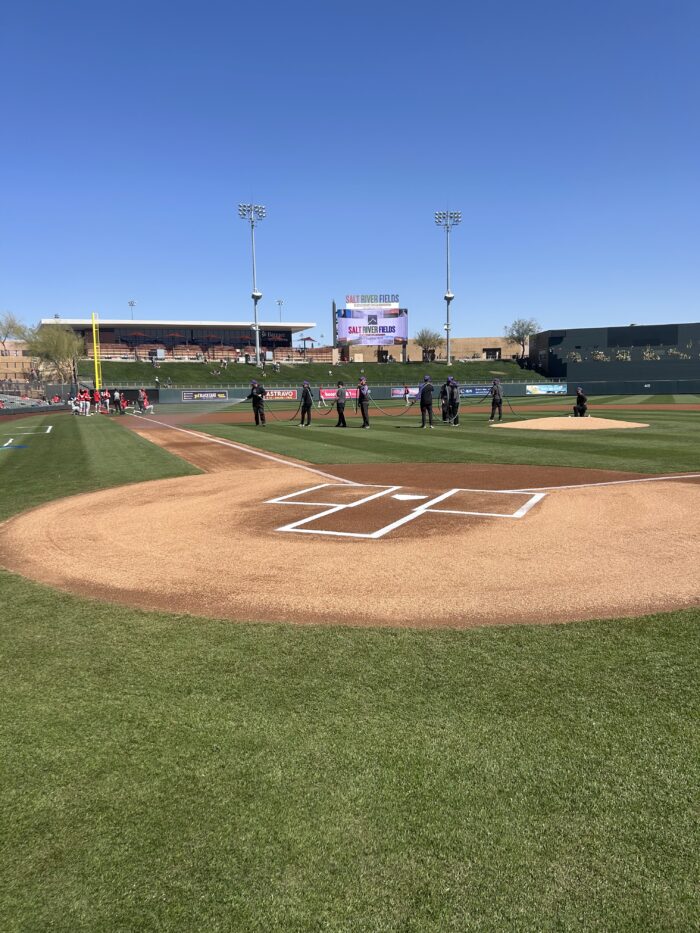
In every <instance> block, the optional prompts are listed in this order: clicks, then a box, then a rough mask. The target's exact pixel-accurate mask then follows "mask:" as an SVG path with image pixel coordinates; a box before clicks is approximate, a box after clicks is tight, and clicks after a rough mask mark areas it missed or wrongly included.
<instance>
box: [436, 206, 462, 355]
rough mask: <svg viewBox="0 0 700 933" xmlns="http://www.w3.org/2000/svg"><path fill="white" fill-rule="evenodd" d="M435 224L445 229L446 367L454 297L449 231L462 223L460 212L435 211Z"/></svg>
mask: <svg viewBox="0 0 700 933" xmlns="http://www.w3.org/2000/svg"><path fill="white" fill-rule="evenodd" d="M435 223H436V224H437V226H438V227H444V228H445V243H446V247H447V288H446V289H445V306H446V309H447V315H446V320H445V333H446V334H447V365H448V366H451V365H452V358H451V356H450V302H451V301H452V299H453V298H454V295H453V294H452V292H451V291H450V230H451V229H452V227H456V226H457V224H460V223H462V212H461V211H435Z"/></svg>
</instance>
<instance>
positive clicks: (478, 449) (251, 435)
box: [192, 403, 700, 473]
mask: <svg viewBox="0 0 700 933" xmlns="http://www.w3.org/2000/svg"><path fill="white" fill-rule="evenodd" d="M504 407H505V406H504ZM348 410H350V409H349V408H348ZM489 410H490V409H487V408H486V407H485V406H484V405H481V407H477V406H476V405H474V404H473V403H471V404H469V405H462V408H461V410H460V421H461V422H462V423H461V425H460V426H459V427H458V428H451V427H446V426H445V425H443V424H442V422H440V421H436V427H435V429H434V430H433V431H428V430H425V431H423V430H421V429H420V421H419V417H418V415H417V411H416V410H415V409H412V410H410V411H409V413H408V414H406V415H402V416H401V417H393V416H391V417H386V416H381V417H373V418H372V420H371V424H372V426H371V429H370V430H369V431H363V430H361V429H360V424H361V422H360V420H359V419H357V418H354V417H353V419H352V420H351V421H350V422H349V423H350V425H351V426H350V427H349V428H348V429H347V430H342V429H337V428H335V427H334V426H333V425H334V423H335V417H334V415H333V414H332V413H331V414H330V415H328V416H323V415H321V414H320V413H318V412H315V413H314V420H313V422H312V425H311V428H308V429H307V428H304V429H303V430H301V429H300V428H299V427H298V423H296V422H290V421H275V420H274V419H273V418H268V426H267V427H266V428H265V430H264V431H263V430H261V429H258V428H256V427H255V425H254V424H207V425H201V424H200V425H192V427H193V428H196V430H198V431H206V432H208V433H210V434H213V435H215V436H216V437H224V438H228V439H231V440H234V441H240V442H242V443H246V444H251V445H253V446H256V447H260V448H262V449H264V450H269V451H272V452H274V453H279V454H288V455H291V456H293V457H298V458H300V459H302V460H308V461H309V462H311V463H319V464H321V463H383V462H390V463H407V462H426V463H431V462H433V463H448V462H465V463H523V464H532V465H547V466H567V467H587V468H598V469H607V470H625V471H630V472H638V473H672V472H693V471H696V470H697V471H700V455H699V453H698V451H700V412H666V411H664V412H633V411H626V412H625V414H624V416H623V415H618V416H617V417H620V418H622V420H625V421H639V422H642V423H644V424H648V425H649V427H648V428H639V429H630V430H620V431H614V430H612V431H596V432H578V433H577V432H566V431H560V432H559V431H558V432H545V431H542V432H540V431H534V432H533V431H506V430H503V429H499V428H495V427H492V426H491V425H490V424H489V423H488V414H489ZM371 415H372V413H371V412H370V416H371ZM559 415H560V413H558V412H534V413H533V415H532V417H538V418H548V417H557V416H559ZM279 417H280V418H282V417H285V418H288V417H290V413H289V412H285V413H284V414H282V413H280V414H279ZM511 417H512V416H511ZM520 417H522V416H518V419H520ZM608 417H613V416H612V415H609V416H608ZM513 420H515V419H513Z"/></svg>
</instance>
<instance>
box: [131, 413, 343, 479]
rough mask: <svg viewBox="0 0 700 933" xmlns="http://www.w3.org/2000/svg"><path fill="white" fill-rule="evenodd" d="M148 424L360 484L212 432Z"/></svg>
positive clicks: (170, 425)
mask: <svg viewBox="0 0 700 933" xmlns="http://www.w3.org/2000/svg"><path fill="white" fill-rule="evenodd" d="M147 424H159V425H161V426H162V427H164V428H170V430H171V431H180V433H181V434H190V435H191V436H192V437H198V438H199V439H200V440H202V441H209V442H210V443H212V444H221V446H222V447H232V448H233V449H234V450H240V451H241V452H242V453H244V454H251V456H253V457H260V458H262V459H263V460H272V462H273V463H281V464H282V465H283V466H288V467H296V469H297V470H306V472H307V473H315V474H316V475H317V476H325V478H326V479H333V480H336V482H339V483H345V484H346V485H348V486H357V485H358V484H357V483H355V482H353V480H351V479H344V478H343V477H342V476H334V475H333V474H332V473H324V471H323V470H317V469H315V468H314V467H310V466H306V465H305V464H303V463H295V462H294V460H285V459H284V458H283V457H275V456H273V455H272V454H265V453H263V452H262V451H261V450H256V449H255V448H253V447H246V446H245V445H244V444H236V443H234V442H233V441H226V440H224V439H223V438H221V437H214V436H213V435H212V434H202V433H200V432H199V431H190V430H189V429H188V428H178V427H176V426H175V425H174V424H166V422H165V421H156V419H155V418H149V419H148V422H147ZM360 485H362V484H360Z"/></svg>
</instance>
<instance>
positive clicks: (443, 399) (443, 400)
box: [440, 382, 448, 421]
mask: <svg viewBox="0 0 700 933" xmlns="http://www.w3.org/2000/svg"><path fill="white" fill-rule="evenodd" d="M440 408H441V409H442V420H443V421H447V408H448V405H447V382H443V384H442V385H441V386H440Z"/></svg>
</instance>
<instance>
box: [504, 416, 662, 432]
mask: <svg viewBox="0 0 700 933" xmlns="http://www.w3.org/2000/svg"><path fill="white" fill-rule="evenodd" d="M494 427H495V428H518V429H520V430H521V431H609V430H611V429H613V428H648V427H649V425H648V424H642V422H641V421H615V420H613V419H612V418H574V417H573V416H572V417H570V418H530V419H529V420H528V421H516V422H514V423H512V424H495V425H494Z"/></svg>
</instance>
